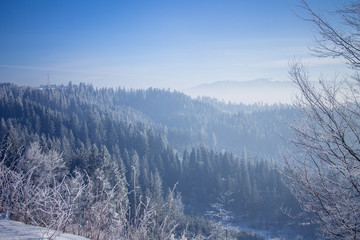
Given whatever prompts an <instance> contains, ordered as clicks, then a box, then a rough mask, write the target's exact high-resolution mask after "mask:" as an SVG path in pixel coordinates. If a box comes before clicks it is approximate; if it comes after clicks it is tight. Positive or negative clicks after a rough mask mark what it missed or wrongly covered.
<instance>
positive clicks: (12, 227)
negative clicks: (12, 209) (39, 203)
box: [0, 216, 88, 240]
mask: <svg viewBox="0 0 360 240" xmlns="http://www.w3.org/2000/svg"><path fill="white" fill-rule="evenodd" d="M50 237H51V239H56V240H88V238H85V237H81V236H76V235H72V234H68V233H62V232H59V231H58V232H56V231H54V230H49V229H46V228H42V227H35V226H31V225H26V224H25V223H22V222H17V221H11V220H8V219H6V218H5V217H3V216H2V217H1V219H0V240H40V239H49V238H50Z"/></svg>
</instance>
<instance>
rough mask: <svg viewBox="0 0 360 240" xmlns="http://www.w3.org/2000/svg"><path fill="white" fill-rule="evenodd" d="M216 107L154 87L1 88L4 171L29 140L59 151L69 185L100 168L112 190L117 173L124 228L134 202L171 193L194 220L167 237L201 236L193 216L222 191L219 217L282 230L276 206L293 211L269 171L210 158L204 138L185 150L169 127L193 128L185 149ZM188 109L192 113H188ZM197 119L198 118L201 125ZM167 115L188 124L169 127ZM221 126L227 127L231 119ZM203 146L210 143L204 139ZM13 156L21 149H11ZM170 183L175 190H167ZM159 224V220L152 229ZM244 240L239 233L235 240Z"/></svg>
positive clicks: (248, 162) (225, 155)
mask: <svg viewBox="0 0 360 240" xmlns="http://www.w3.org/2000/svg"><path fill="white" fill-rule="evenodd" d="M179 99H182V100H181V101H179ZM184 102H185V103H186V104H185V105H184ZM160 103H161V104H160ZM143 104H145V106H148V107H144V106H143ZM146 104H147V105H146ZM149 106H153V107H149ZM156 106H157V107H156ZM141 109H142V111H140V110H141ZM145 109H146V111H145ZM159 109H161V110H159ZM189 109H190V110H191V111H190V113H187V110H189ZM216 109H217V107H216V106H214V105H211V104H210V103H209V102H207V103H206V102H204V103H202V102H201V101H199V100H191V99H189V98H188V97H186V96H185V95H183V94H180V93H171V92H169V91H163V90H155V89H150V90H147V91H142V90H141V91H140V90H139V91H126V90H124V89H117V90H113V89H94V88H93V87H92V86H89V85H85V84H80V85H73V84H71V83H70V84H69V85H67V86H60V87H56V88H51V89H36V88H29V87H18V86H14V85H11V84H2V85H1V86H0V112H1V124H0V137H1V139H3V141H4V146H7V148H6V158H4V164H5V166H6V167H10V168H13V167H15V166H14V163H16V162H17V159H19V156H22V155H23V154H24V153H26V152H27V151H28V150H29V146H31V143H39V146H40V147H41V151H42V152H44V153H48V152H51V151H55V152H57V153H61V158H62V159H63V162H64V168H65V170H64V173H65V175H66V176H67V177H69V178H73V177H74V176H75V175H76V174H77V173H79V172H80V173H84V174H85V173H86V176H88V179H90V180H92V181H94V182H96V181H97V179H98V177H99V174H100V173H99V171H102V172H103V174H105V175H104V177H103V178H105V177H106V179H108V180H107V181H108V182H109V184H110V186H111V187H115V186H117V184H118V183H119V179H121V177H119V176H121V174H123V177H124V179H123V180H124V181H125V182H126V184H125V186H126V199H127V200H128V201H129V209H130V211H129V212H127V213H126V214H127V219H130V222H131V221H132V220H133V219H134V217H135V216H136V215H137V213H136V209H137V206H138V203H139V202H140V199H139V198H140V196H141V197H142V198H149V199H152V200H153V201H154V202H156V203H157V204H158V206H162V204H166V201H167V200H166V199H169V195H168V194H169V193H172V194H174V199H175V198H176V199H178V200H177V202H178V204H179V205H178V206H181V205H182V204H184V210H185V212H184V213H186V214H191V215H192V216H194V217H188V216H187V217H179V218H178V219H176V222H177V223H178V224H177V225H176V231H175V230H174V233H176V234H177V235H178V236H180V235H181V233H182V232H183V231H184V230H185V229H187V230H188V231H189V232H191V234H193V235H196V234H202V235H205V236H211V229H210V228H209V223H208V222H207V220H205V219H202V218H200V217H195V216H200V215H203V214H205V213H206V212H207V211H209V210H211V207H210V206H211V204H213V203H215V202H216V201H217V199H218V197H219V196H220V195H221V194H223V193H225V192H232V195H231V196H232V199H233V201H231V203H229V204H228V205H227V206H226V208H227V210H229V211H231V212H232V213H233V214H234V215H235V216H237V217H239V218H241V219H242V220H243V221H245V220H246V221H247V222H249V223H252V224H254V225H257V226H260V225H261V226H267V227H269V226H273V227H278V228H280V227H282V226H284V225H285V224H286V223H287V222H288V220H289V219H288V217H287V216H286V215H285V214H283V213H282V212H281V210H280V208H282V207H285V208H291V209H294V210H295V212H296V211H298V210H299V209H298V205H297V204H296V202H295V201H294V200H293V199H292V198H291V195H290V193H289V191H288V190H287V188H286V187H285V185H284V183H283V182H282V180H281V176H280V174H279V172H277V171H276V170H275V169H274V168H273V167H270V166H269V165H268V163H267V162H265V161H262V160H258V159H253V158H251V157H247V156H246V154H244V156H243V157H242V158H238V157H236V156H234V155H233V154H231V153H229V152H226V151H224V152H218V151H216V147H215V146H214V144H209V143H208V142H206V141H204V144H203V146H196V147H193V148H185V146H187V145H188V144H189V143H188V142H187V141H188V140H189V138H188V137H187V134H183V133H181V131H183V130H181V127H180V128H178V127H176V126H180V125H182V126H183V128H182V129H185V127H187V126H190V125H191V123H193V124H194V126H195V127H194V129H196V130H191V131H193V132H191V131H190V135H189V136H191V135H193V137H194V135H195V137H194V138H196V139H197V140H196V142H197V144H195V145H200V140H199V139H201V138H204V136H206V135H207V134H208V133H206V131H205V130H204V128H203V129H202V130H199V129H198V128H200V125H201V124H204V126H210V125H211V124H210V125H209V121H210V120H209V119H212V118H213V116H212V114H213V112H217V113H218V114H220V113H219V111H220V110H218V109H217V110H216ZM195 110H196V111H199V112H198V114H197V113H196V112H193V111H195ZM271 111H273V110H271ZM274 111H279V110H278V109H277V110H274ZM166 112H168V115H166ZM206 114H207V115H208V117H206V118H204V117H203V116H205V115H206ZM239 114H241V115H244V116H245V115H246V113H239ZM254 114H255V113H254ZM182 115H184V117H181V116H182ZM232 115H233V113H224V115H222V116H223V117H224V118H225V119H226V118H229V119H236V118H231V116H232ZM176 116H180V117H179V118H180V119H182V120H183V119H186V118H188V120H187V122H185V123H181V121H179V123H176ZM235 116H236V115H235ZM190 117H191V118H190ZM161 119H165V120H161ZM215 119H216V118H215ZM239 119H241V118H240V117H239ZM166 121H168V122H167V124H168V125H166V124H165V123H166ZM210 122H211V121H210ZM219 122H221V120H219ZM223 122H228V123H229V124H230V122H231V124H235V123H236V121H235V120H234V122H232V121H230V120H226V121H225V120H224V121H223ZM219 126H220V125H219ZM269 128H270V127H269ZM169 129H172V130H171V131H170V130H169ZM175 129H177V130H175ZM219 131H220V130H219ZM229 131H230V130H229ZM170 132H171V133H170ZM176 132H179V138H178V139H177V140H176V141H178V142H180V143H178V144H177V146H179V145H182V147H183V148H184V149H185V150H184V151H183V152H179V151H178V150H175V149H179V148H173V147H172V144H171V142H172V141H170V140H168V139H170V138H176V134H175V133H176ZM201 132H203V133H201ZM197 134H200V135H199V136H197ZM212 139H213V141H214V135H213V136H212ZM205 145H208V146H205ZM19 149H20V150H21V149H22V150H21V151H20V152H19ZM2 154H3V153H2ZM2 156H4V154H3V155H2ZM101 169H102V170H101ZM103 178H102V179H103ZM174 186H176V188H175V190H174V191H169V189H173V188H174ZM134 193H136V196H135V195H134ZM180 199H181V201H180ZM180 212H181V211H180ZM140 213H141V214H143V213H144V211H143V210H141V211H140V212H139V214H140ZM184 213H183V214H184ZM180 215H181V214H180ZM180 215H179V216H180ZM163 216H166V214H164V215H163ZM181 216H185V215H181ZM135 218H136V217H135ZM161 221H163V220H160V218H159V224H160V225H161ZM174 221H175V220H174ZM295 225H296V224H295ZM247 237H248V236H245V235H242V238H239V239H246V238H247Z"/></svg>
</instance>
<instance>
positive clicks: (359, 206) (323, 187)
mask: <svg viewBox="0 0 360 240" xmlns="http://www.w3.org/2000/svg"><path fill="white" fill-rule="evenodd" d="M346 2H347V1H346ZM301 6H302V9H304V10H305V14H306V15H304V16H303V17H304V18H305V19H306V20H308V21H310V22H312V23H313V24H315V26H316V27H317V30H318V33H319V34H318V37H317V38H316V40H315V45H314V47H313V49H312V50H313V51H315V53H316V54H317V55H318V56H320V57H329V56H330V57H339V58H342V59H343V60H345V61H346V63H347V64H348V65H349V67H350V68H351V69H352V70H353V75H352V76H349V77H348V78H347V79H345V80H342V79H341V80H335V81H332V82H330V81H326V80H325V79H320V81H319V84H318V85H314V84H313V83H311V81H310V77H309V74H308V72H307V70H306V68H305V67H304V66H303V64H302V63H301V62H299V61H293V62H292V63H291V64H290V71H289V72H290V76H291V78H292V80H293V81H294V83H295V84H296V85H297V86H298V88H299V89H300V92H301V96H300V97H299V98H298V99H297V102H296V107H297V108H298V109H299V110H300V112H301V113H302V115H301V117H300V118H299V120H298V121H296V122H295V123H292V124H291V128H292V129H293V130H294V133H295V138H294V139H293V143H294V144H295V145H296V146H297V147H298V149H300V151H297V152H293V153H292V154H290V155H288V156H287V157H286V164H287V170H286V171H285V172H286V173H287V174H288V176H289V178H290V180H291V184H290V187H291V190H292V193H293V194H294V195H295V197H296V198H297V199H298V201H299V202H300V203H301V205H302V207H303V208H304V210H306V211H308V212H311V213H313V214H315V216H316V217H317V220H318V223H319V224H320V226H321V227H322V230H323V233H324V234H325V236H326V237H327V238H329V239H359V237H360V220H359V216H360V120H359V119H360V102H359V99H360V98H359V97H360V95H359V93H360V75H359V70H360V48H359V42H360V37H359V36H360V34H359V33H360V17H359V16H360V2H359V1H351V2H347V3H346V4H345V5H344V7H343V8H341V9H339V10H338V11H336V12H335V17H338V19H341V22H339V23H336V24H332V23H331V22H330V21H328V20H326V18H325V17H324V16H321V15H320V14H318V13H316V12H315V11H313V9H312V8H311V7H310V6H309V5H308V3H307V2H305V1H302V5H301Z"/></svg>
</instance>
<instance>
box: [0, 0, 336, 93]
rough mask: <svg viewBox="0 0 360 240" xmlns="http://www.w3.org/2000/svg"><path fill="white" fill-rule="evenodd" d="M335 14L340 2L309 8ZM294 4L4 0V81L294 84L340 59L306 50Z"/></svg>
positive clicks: (307, 37) (322, 1)
mask: <svg viewBox="0 0 360 240" xmlns="http://www.w3.org/2000/svg"><path fill="white" fill-rule="evenodd" d="M310 2H311V4H310V5H311V6H313V7H314V8H315V9H334V7H336V4H339V3H341V2H342V1H337V0H314V1H310ZM297 4H298V1H297V0H274V1H269V0H257V1H248V0H202V1H201V0H167V1H150V0H147V1H137V0H128V1H125V0H124V1H121V0H116V1H115V0H114V1H100V0H99V1H91V0H86V1H85V0H84V1H80V0H51V1H50V0H23V1H19V0H1V1H0V82H14V83H17V84H20V85H32V86H39V85H40V84H46V82H47V74H48V73H49V76H50V83H51V84H54V83H56V84H67V83H68V82H69V81H72V82H73V83H79V82H86V83H93V85H94V86H122V87H133V88H139V87H140V88H146V87H149V86H153V87H159V88H172V89H179V90H180V89H184V88H188V87H191V86H195V85H198V84H201V83H207V82H214V81H222V80H238V81H242V80H251V79H255V78H272V79H274V80H279V81H284V80H288V73H287V71H288V61H289V59H291V58H293V57H295V56H296V57H301V58H303V60H304V61H305V62H308V65H309V67H310V70H311V71H312V73H313V75H317V74H319V71H320V70H321V71H324V70H328V69H331V71H333V72H336V71H341V66H339V64H338V61H335V60H332V59H329V60H325V61H324V59H322V60H317V59H315V58H313V57H312V56H310V55H309V51H308V49H307V47H308V45H309V44H310V43H311V41H312V35H313V34H314V31H313V30H314V29H313V26H312V25H311V24H309V23H307V22H304V21H303V20H301V19H299V18H298V17H296V16H295V15H294V13H293V11H294V10H295V11H297V8H296V5H297Z"/></svg>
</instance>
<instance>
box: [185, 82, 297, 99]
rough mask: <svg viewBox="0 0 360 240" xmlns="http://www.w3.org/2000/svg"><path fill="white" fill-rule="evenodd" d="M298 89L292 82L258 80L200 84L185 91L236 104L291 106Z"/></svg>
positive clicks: (195, 95) (196, 95) (191, 94)
mask: <svg viewBox="0 0 360 240" xmlns="http://www.w3.org/2000/svg"><path fill="white" fill-rule="evenodd" d="M296 91H297V90H296V88H295V86H294V84H293V83H292V82H290V81H274V80H272V79H270V78H257V79H254V80H250V81H234V80H226V81H217V82H212V83H206V84H200V85H198V86H195V87H192V88H188V89H185V90H184V93H186V94H189V95H190V96H191V97H195V98H196V97H198V96H207V97H214V98H217V99H219V100H224V101H225V102H229V101H230V102H234V103H245V104H253V103H258V102H262V103H267V104H274V103H284V104H291V103H292V99H293V98H294V96H295V94H296Z"/></svg>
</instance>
